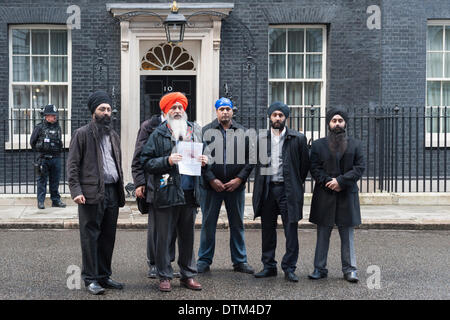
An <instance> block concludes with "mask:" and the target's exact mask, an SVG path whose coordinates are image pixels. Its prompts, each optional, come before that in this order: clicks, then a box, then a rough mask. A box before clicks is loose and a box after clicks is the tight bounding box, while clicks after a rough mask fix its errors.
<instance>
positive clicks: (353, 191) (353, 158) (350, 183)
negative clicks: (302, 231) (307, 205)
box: [309, 137, 365, 227]
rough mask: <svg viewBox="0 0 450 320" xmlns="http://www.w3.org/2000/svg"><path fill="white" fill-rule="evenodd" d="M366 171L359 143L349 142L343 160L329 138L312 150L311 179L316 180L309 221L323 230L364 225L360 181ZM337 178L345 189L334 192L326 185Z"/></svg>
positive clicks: (318, 142)
mask: <svg viewBox="0 0 450 320" xmlns="http://www.w3.org/2000/svg"><path fill="white" fill-rule="evenodd" d="M364 170H365V162H364V157H363V153H362V150H361V142H360V141H359V140H356V139H353V138H350V137H349V138H348V144H347V150H346V151H345V153H344V154H343V156H342V157H341V159H340V160H339V159H338V158H337V157H335V156H333V155H332V154H331V152H330V148H329V146H328V138H322V139H318V140H315V141H314V142H313V143H312V146H311V175H312V177H313V178H314V180H315V182H316V183H315V186H314V192H313V198H312V202H311V213H310V216H309V221H310V222H312V223H315V224H318V225H323V226H334V225H335V224H336V225H338V226H347V227H353V226H357V225H360V224H361V211H360V207H359V196H358V191H359V190H358V185H357V181H358V180H359V179H360V178H361V176H362V174H363V173H364ZM332 178H336V180H337V181H338V183H339V186H340V187H341V189H343V190H342V191H340V192H336V191H333V190H331V189H329V188H327V187H325V184H326V183H327V182H328V181H331V180H332Z"/></svg>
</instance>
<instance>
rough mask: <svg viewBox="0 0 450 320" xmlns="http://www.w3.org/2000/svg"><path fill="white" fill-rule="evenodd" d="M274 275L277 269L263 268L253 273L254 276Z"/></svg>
mask: <svg viewBox="0 0 450 320" xmlns="http://www.w3.org/2000/svg"><path fill="white" fill-rule="evenodd" d="M276 276H277V269H263V270H262V271H260V272H258V273H255V278H267V277H276Z"/></svg>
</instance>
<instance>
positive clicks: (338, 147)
mask: <svg viewBox="0 0 450 320" xmlns="http://www.w3.org/2000/svg"><path fill="white" fill-rule="evenodd" d="M347 144H348V137H347V132H346V131H345V129H343V128H340V130H339V129H338V130H329V136H328V146H329V147H330V151H331V153H332V154H333V156H336V155H337V153H339V158H341V157H342V155H343V154H344V153H345V151H346V150H347Z"/></svg>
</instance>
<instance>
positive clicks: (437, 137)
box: [424, 20, 450, 148]
mask: <svg viewBox="0 0 450 320" xmlns="http://www.w3.org/2000/svg"><path fill="white" fill-rule="evenodd" d="M429 26H441V27H443V35H442V42H443V43H442V50H438V51H436V50H428V48H427V49H426V56H427V55H428V53H442V55H443V61H442V77H441V78H431V77H428V75H427V76H426V81H425V116H426V115H427V111H428V110H430V109H431V106H428V101H427V99H428V81H439V82H440V83H441V93H440V102H439V106H432V108H433V111H434V110H435V108H437V107H439V114H440V119H441V121H442V123H441V124H440V129H441V130H443V129H444V128H445V127H444V123H443V122H444V121H445V119H444V110H445V108H443V107H444V105H443V92H442V82H443V81H448V82H450V77H445V54H446V53H448V54H450V51H449V50H445V37H446V31H445V29H446V27H450V20H428V21H427V37H428V27H429ZM447 37H450V34H449V35H447ZM427 40H428V39H427ZM425 63H426V61H425ZM426 69H428V66H426ZM447 107H449V108H447V110H450V106H447ZM430 114H431V115H432V113H430ZM447 119H449V117H447ZM428 121H429V119H425V123H424V125H425V128H424V130H425V147H427V148H436V147H447V148H450V128H449V127H447V130H449V132H428V128H427V123H428ZM434 129H435V128H434V126H433V130H434Z"/></svg>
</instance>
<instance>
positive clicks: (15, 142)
mask: <svg viewBox="0 0 450 320" xmlns="http://www.w3.org/2000/svg"><path fill="white" fill-rule="evenodd" d="M17 29H28V30H38V29H45V30H48V29H50V30H67V82H50V81H49V82H33V81H32V78H31V64H30V79H29V81H26V82H23V81H20V82H19V81H16V82H13V74H14V72H13V58H12V57H13V30H17ZM8 35H9V105H8V119H12V118H13V114H12V110H13V109H14V105H13V104H14V97H13V84H14V85H26V86H39V85H44V86H52V85H59V86H67V119H66V120H67V122H66V131H67V134H64V133H63V146H64V148H69V143H70V138H71V114H72V32H71V29H70V28H69V27H68V26H67V25H48V24H28V25H10V26H9V30H8ZM49 42H50V38H49ZM31 45H32V44H31V43H30V55H32V48H31ZM48 55H49V56H53V55H51V53H50V52H49V54H48ZM50 63H51V62H50V60H49V68H50ZM31 94H32V91H31V92H30V95H31ZM49 99H50V102H49V103H50V104H51V95H50V94H49ZM32 105H33V102H32V100H31V99H30V111H33V108H32ZM30 121H33V120H30ZM39 122H40V121H37V122H36V123H39ZM8 127H9V130H8V141H6V142H5V149H6V150H17V149H31V146H30V141H29V140H30V137H31V132H32V130H33V127H31V132H30V134H25V133H24V134H20V133H19V134H17V133H16V134H14V133H13V121H12V120H11V121H10V122H9V123H8ZM19 141H20V142H19Z"/></svg>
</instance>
